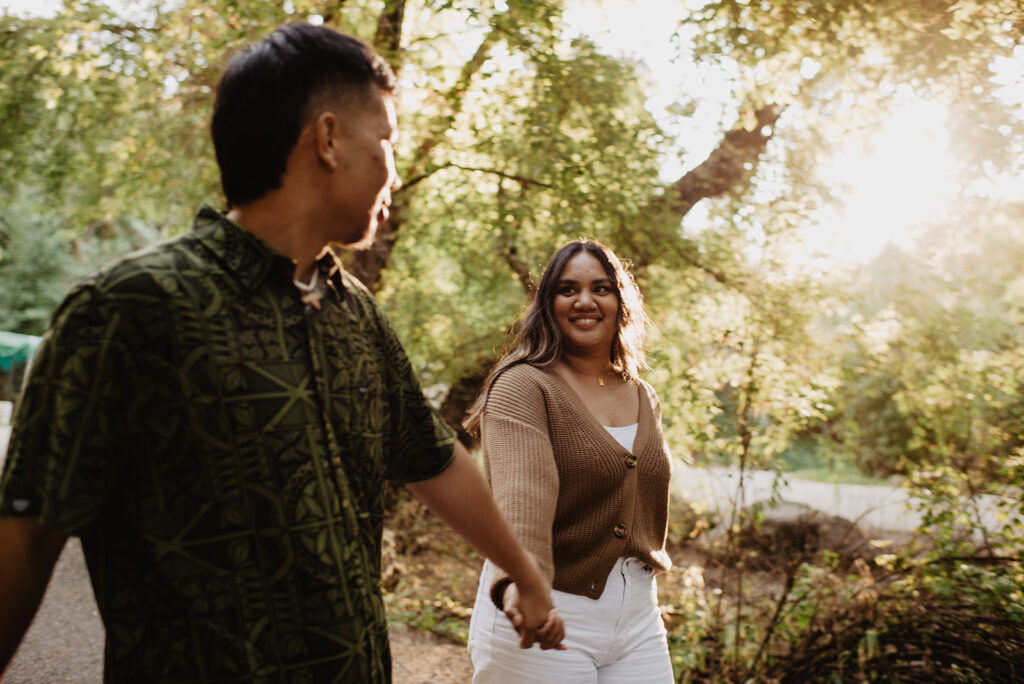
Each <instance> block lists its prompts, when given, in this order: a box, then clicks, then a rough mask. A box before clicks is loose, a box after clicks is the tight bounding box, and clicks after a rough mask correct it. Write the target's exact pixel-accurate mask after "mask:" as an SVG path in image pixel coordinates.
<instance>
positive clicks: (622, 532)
mask: <svg viewBox="0 0 1024 684" xmlns="http://www.w3.org/2000/svg"><path fill="white" fill-rule="evenodd" d="M612 531H613V532H614V533H615V536H616V537H618V538H619V539H622V538H623V537H625V536H626V526H625V525H624V524H623V523H619V524H618V525H616V526H615V529H614V530H612Z"/></svg>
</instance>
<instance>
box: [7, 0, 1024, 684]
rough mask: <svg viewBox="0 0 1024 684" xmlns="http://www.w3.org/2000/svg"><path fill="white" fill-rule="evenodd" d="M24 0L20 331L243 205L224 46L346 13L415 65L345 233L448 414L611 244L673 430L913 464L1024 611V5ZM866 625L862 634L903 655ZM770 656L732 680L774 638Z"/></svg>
mask: <svg viewBox="0 0 1024 684" xmlns="http://www.w3.org/2000/svg"><path fill="white" fill-rule="evenodd" d="M5 7H6V8H7V9H6V10H5V11H4V13H3V14H2V15H0V330H7V331H12V332H18V333H27V334H41V332H42V331H43V330H44V329H45V326H46V323H47V320H48V317H49V314H50V312H51V311H52V310H53V308H54V306H55V305H56V304H57V303H58V302H59V301H60V299H61V297H62V296H63V294H64V292H65V291H66V290H67V289H68V287H69V285H70V283H71V282H73V281H74V280H75V279H76V278H78V277H81V276H82V275H83V274H85V273H87V272H89V271H91V270H93V269H95V268H97V267H98V266H99V265H101V264H102V263H104V262H106V261H109V260H110V259H112V258H114V257H116V256H117V255H120V254H123V253H125V252H127V251H128V250H131V249H133V248H136V247H139V246H142V245H145V244H149V243H151V242H153V241H155V240H158V239H160V238H162V237H166V236H170V235H173V234H176V233H180V232H183V231H185V230H187V228H188V226H189V219H190V216H191V214H192V213H193V212H194V210H195V209H196V207H197V206H198V205H199V204H200V203H203V202H205V203H209V204H211V205H213V206H215V207H221V206H222V204H223V201H222V199H221V195H220V192H219V187H218V183H217V174H216V168H215V165H214V162H213V154H212V148H211V145H210V142H209V139H208V131H207V120H208V116H209V112H210V105H211V101H212V96H213V88H214V86H215V84H216V80H217V77H218V75H219V73H220V70H221V68H222V66H223V64H224V60H225V58H226V57H227V56H228V55H229V54H230V53H231V52H232V51H233V50H236V49H238V48H239V47H240V46H241V45H243V44H245V43H247V42H250V41H251V40H253V39H255V38H257V37H259V36H262V35H263V34H265V33H266V32H267V31H269V30H270V29H271V28H272V27H274V26H276V25H278V24H280V23H282V22H286V21H311V22H315V23H325V24H327V25H330V26H333V27H336V28H339V29H341V30H344V31H348V32H351V33H354V34H356V35H359V36H361V37H364V38H365V39H367V40H369V41H370V42H372V43H373V44H374V45H375V46H376V47H377V49H378V50H379V51H380V52H381V53H382V54H384V55H385V56H386V57H387V58H388V59H389V60H390V61H391V63H392V64H393V66H394V67H395V68H396V70H398V73H399V76H400V80H401V84H402V89H403V94H402V101H401V105H400V110H399V116H400V125H401V129H402V137H401V141H400V145H399V161H398V164H399V171H400V173H401V174H402V176H403V179H404V183H405V185H404V187H403V188H402V190H401V191H400V192H399V193H398V194H397V195H396V200H395V201H396V204H395V207H394V209H393V214H392V217H391V219H390V221H389V222H388V224H387V225H386V226H385V227H384V230H383V231H382V234H381V236H380V239H379V240H378V242H377V244H376V245H375V247H374V248H373V249H372V250H370V251H367V252H365V253H358V254H355V255H348V256H346V259H347V263H348V265H349V267H350V268H351V269H352V270H353V272H355V273H356V274H357V275H358V276H359V277H360V278H362V279H363V280H364V282H366V283H367V285H369V286H370V287H371V288H373V289H374V290H375V292H376V294H377V297H378V299H379V300H380V301H381V303H382V304H383V306H384V307H385V308H386V310H387V311H388V313H389V315H390V316H391V318H392V320H393V321H394V322H395V325H396V327H397V329H398V331H399V334H400V336H401V338H402V339H403V341H404V343H405V344H406V346H407V348H408V350H409V352H410V355H411V357H412V359H413V362H414V364H415V365H416V367H417V368H418V369H419V372H420V374H421V377H422V379H423V382H424V386H425V387H426V388H427V391H428V393H429V394H430V396H431V398H432V399H433V400H435V401H436V402H437V404H438V405H439V406H440V407H441V409H442V411H443V413H444V415H445V416H446V418H447V419H449V420H450V421H451V422H453V423H457V422H458V420H459V419H460V418H461V414H462V412H463V411H464V409H465V408H466V406H467V405H468V403H469V402H470V401H472V399H473V397H474V396H475V392H476V389H477V388H478V387H479V383H480V380H481V378H482V376H483V374H484V373H485V372H486V370H487V368H489V366H490V364H491V363H493V361H494V359H495V354H496V351H497V349H498V348H499V347H500V345H501V342H502V339H503V336H504V333H505V330H506V328H507V326H508V325H509V323H510V322H511V321H512V320H513V319H514V318H515V317H516V316H517V314H518V313H519V311H520V310H521V308H522V306H523V305H524V302H525V301H526V297H527V296H528V295H529V293H530V292H531V291H532V288H533V287H534V282H535V279H537V278H538V277H539V273H540V270H541V269H542V268H543V265H544V262H545V260H546V258H547V257H548V256H549V255H550V254H551V253H552V252H553V251H554V250H555V249H557V248H558V247H559V246H560V245H561V244H563V243H564V242H566V241H567V240H569V239H573V238H576V237H578V236H581V235H582V236H587V237H591V238H596V239H598V240H601V241H603V242H605V243H607V244H608V245H610V246H611V247H612V248H613V249H614V250H615V252H616V253H617V254H619V255H620V256H621V257H623V258H624V259H627V260H629V261H630V262H631V263H632V267H633V271H634V273H635V275H636V276H637V279H638V282H639V283H640V286H641V288H642V290H643V292H644V295H645V298H646V304H647V306H648V309H649V312H650V314H651V317H652V319H653V321H654V324H655V330H654V331H653V335H652V340H651V349H650V361H651V369H650V371H649V373H648V375H647V377H648V379H649V380H650V381H651V382H652V383H653V384H654V385H655V386H656V388H657V389H658V391H659V394H660V396H661V401H662V412H663V416H664V419H665V427H666V436H667V439H668V441H669V443H670V446H671V448H672V450H673V452H674V453H675V454H676V455H677V456H679V457H682V458H687V459H691V460H692V461H694V462H695V463H697V464H701V465H714V464H719V465H728V466H734V467H740V468H741V469H751V468H760V469H777V470H780V471H798V472H801V473H804V474H812V475H813V476H815V477H819V478H824V479H841V480H858V481H866V480H871V479H873V478H889V477H892V476H898V477H899V478H901V481H902V482H904V486H907V487H909V488H915V492H916V493H917V494H921V495H923V496H927V497H929V498H928V501H929V502H930V503H929V506H931V508H930V509H929V510H930V512H931V516H930V517H926V520H927V522H926V525H928V526H929V527H928V530H929V531H928V534H929V535H930V538H932V539H933V540H934V541H935V544H934V545H933V546H932V547H931V549H930V550H929V553H932V554H933V556H930V557H929V558H928V560H927V561H921V562H922V563H925V562H927V563H933V565H932V566H931V567H933V568H934V567H941V568H945V569H947V570H948V567H947V566H946V565H943V563H942V562H940V561H936V558H952V557H957V558H960V557H964V558H968V557H969V558H978V557H985V558H989V559H991V558H993V557H997V558H1003V557H1007V558H1009V559H1010V560H1009V561H1005V562H1004V561H1003V560H998V561H996V562H993V561H991V560H988V561H979V562H978V563H977V564H976V566H975V565H971V567H972V568H974V567H977V568H981V570H979V572H983V574H984V573H997V574H998V575H999V576H998V578H997V579H1000V582H1002V581H1003V580H1005V582H1004V583H1000V582H995V580H993V582H995V584H986V585H985V586H986V587H988V589H986V591H988V590H989V589H991V588H992V587H993V586H998V587H1001V588H999V589H998V591H999V592H1002V593H999V594H998V595H999V597H1000V599H999V600H1000V601H1001V602H1002V604H1005V605H1010V606H1017V608H1018V609H1019V608H1020V605H1021V603H1022V598H1021V596H1022V595H1021V585H1022V582H1024V580H1022V574H1021V568H1020V559H1019V547H1020V530H1021V527H1020V526H1021V520H1022V517H1024V510H1022V509H1021V504H1020V498H1021V496H1020V495H1021V487H1022V484H1024V451H1022V439H1024V426H1022V422H1021V415H1022V411H1024V373H1022V369H1024V329H1022V322H1024V272H1022V269H1021V265H1022V264H1024V221H1022V218H1024V182H1022V181H1021V166H1022V161H1024V108H1022V105H1024V42H1022V41H1024V10H1022V9H1021V8H1020V7H1019V5H1018V3H1017V2H1016V1H1015V0H959V1H958V2H953V1H952V0H904V1H898V0H863V1H859V2H853V1H850V0H828V1H827V2H818V1H814V2H811V1H810V0H728V1H726V0H723V1H720V2H715V1H712V0H709V1H704V0H658V1H657V2H655V1H650V2H632V3H631V2H629V1H628V0H618V1H616V2H612V1H609V2H605V3H600V2H582V1H578V0H576V1H572V2H557V1H555V0H498V1H497V2H494V3H478V2H474V1H470V0H465V1H460V0H416V1H412V0H410V1H408V2H407V1H406V0H385V1H381V0H334V1H333V2H320V1H316V0H283V1H279V2H248V1H245V0H204V1H203V2H198V1H197V0H146V1H132V2H113V1H111V2H108V3H105V2H101V1H93V0H83V1H79V0H68V1H67V2H64V3H56V4H53V5H52V6H50V5H45V4H38V3H32V4H31V6H28V7H26V6H22V5H21V4H18V5H15V4H13V3H7V4H6V5H5ZM983 494H984V495H991V496H995V497H998V498H999V500H1000V501H1002V502H1004V504H1005V505H1004V506H1003V508H1002V512H1001V515H1002V516H1003V517H1002V518H1001V520H1003V521H1005V523H1006V524H1005V527H1004V528H1002V529H1001V530H982V531H980V533H979V534H980V537H979V534H976V533H978V532H979V531H978V530H977V529H976V527H975V526H976V524H977V517H976V516H975V517H972V514H971V509H970V506H969V505H967V504H965V503H964V501H965V498H964V497H967V500H969V499H970V497H974V496H979V495H983ZM979 539H980V540H981V541H980V542H979ZM965 540H966V541H965ZM943 544H945V546H944V545H943ZM964 544H967V545H968V546H969V548H967V549H966V550H965V548H966V547H964V546H963V545H964ZM943 554H945V555H943ZM1014 559H1015V560H1014ZM934 563H938V565H934ZM944 571H945V570H944ZM985 576H986V577H988V578H989V579H992V578H991V577H990V576H989V575H985ZM972 577H973V576H972ZM1007 578H1008V579H1007ZM986 581H988V580H986ZM993 591H994V590H993ZM979 601H981V600H980V599H979ZM840 604H841V605H842V602H840ZM736 611H737V612H736V615H737V616H739V615H741V614H742V605H741V606H740V608H737V609H736ZM1021 612H1024V611H1021V610H1018V613H1021ZM777 617H778V616H777ZM1000 619H1002V618H1000ZM1016 619H1017V620H1018V621H1019V620H1020V619H1021V615H1020V614H1017V617H1016ZM753 624H761V625H762V628H763V626H764V625H765V624H768V623H767V622H765V621H764V620H762V621H761V622H757V621H756V620H755V621H754V623H753ZM808 624H809V623H808ZM804 626H805V627H806V624H805V625H804ZM876 627H877V626H876ZM872 629H875V627H872ZM1018 629H1019V623H1018ZM782 631H783V630H779V631H778V632H775V633H774V636H773V633H772V631H771V630H769V632H768V634H769V637H771V638H776V637H777V636H778V634H779V633H780V632H782ZM730 634H731V635H732V636H731V637H730V638H732V639H738V638H739V637H738V636H736V635H738V634H740V629H739V626H738V625H734V626H733V631H732V632H730ZM760 634H761V636H757V637H756V638H754V637H750V638H751V639H752V641H751V643H758V640H759V639H761V638H762V637H763V633H760ZM745 638H746V637H745ZM764 638H766V639H767V638H768V637H764ZM863 638H867V637H863ZM872 638H875V639H877V636H876V637H872ZM769 641H770V639H769ZM869 641H870V640H869ZM684 642H685V643H690V642H688V641H686V640H685V639H681V640H678V641H677V642H674V648H682V647H683V646H682V645H680V644H684ZM694 643H696V642H694ZM857 643H860V644H861V646H860V647H859V648H861V649H862V651H863V649H868V650H867V651H863V652H860V656H858V657H860V659H861V662H867V661H870V660H871V658H872V657H875V656H878V654H879V653H882V654H884V649H881V650H879V649H880V648H881V647H877V646H878V645H877V643H875V642H871V643H874V646H871V645H870V643H869V645H868V646H864V644H865V643H868V642H865V641H863V639H862V640H861V641H860V642H857ZM738 644H739V642H738V641H736V648H734V650H733V656H734V663H738V662H739V660H736V659H739V658H740V655H738V654H740V652H741V651H742V649H739V647H738ZM855 646H856V644H855ZM876 647H877V648H876ZM872 649H874V650H872ZM753 653H754V652H751V653H748V654H747V655H746V656H743V657H746V658H748V660H747V661H745V662H747V665H745V666H744V667H747V669H746V670H744V669H743V668H742V667H740V666H739V665H736V668H737V669H736V670H735V672H734V673H733V674H731V675H729V676H735V677H739V676H740V674H743V673H746V674H748V675H749V674H750V673H752V672H755V669H756V667H761V666H762V665H763V663H766V662H768V661H770V660H771V657H770V653H771V648H768V649H767V651H766V650H765V648H764V647H763V644H762V648H761V649H758V650H756V657H755V656H754V655H753ZM864 653H867V655H864ZM872 654H874V655H872ZM879 657H880V656H879ZM865 658H866V659H867V661H865ZM751 659H752V660H751ZM691 660H692V659H687V660H686V662H687V663H690V662H691ZM679 662H683V661H679ZM751 662H752V663H753V664H750V663H751ZM757 663H762V665H757ZM748 666H749V667H748ZM755 674H756V672H755ZM862 674H863V673H862ZM722 676H725V675H722ZM765 676H767V675H765ZM864 676H866V675H864ZM997 679H998V677H997ZM858 681H859V680H858ZM991 681H995V680H991Z"/></svg>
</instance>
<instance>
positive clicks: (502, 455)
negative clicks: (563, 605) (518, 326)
mask: <svg viewBox="0 0 1024 684" xmlns="http://www.w3.org/2000/svg"><path fill="white" fill-rule="evenodd" d="M531 372H537V371H536V370H535V369H532V368H529V367H520V366H513V367H512V368H509V369H508V370H507V371H505V372H504V373H503V374H502V375H500V376H499V377H498V378H497V379H496V380H495V381H494V383H493V384H492V385H491V388H490V393H489V394H488V397H487V403H486V405H485V407H484V412H483V420H482V427H481V442H482V444H483V449H484V461H485V465H486V468H487V474H488V480H489V482H490V484H491V492H492V494H493V496H494V500H495V501H496V502H497V504H498V509H499V510H500V511H501V513H502V515H503V516H504V517H505V520H507V521H508V524H509V526H510V527H511V528H512V531H513V533H515V535H516V537H517V538H518V539H519V541H520V543H521V544H522V545H523V546H524V548H525V549H526V550H527V551H529V552H530V553H532V554H533V556H534V558H536V560H537V564H538V565H539V566H540V570H541V573H542V574H543V575H544V577H545V578H546V579H547V581H548V582H549V583H551V582H553V581H554V576H555V567H554V560H553V557H552V542H551V530H552V525H553V523H554V519H555V506H556V504H557V501H558V468H557V467H556V465H555V459H554V454H553V451H552V448H551V439H550V438H549V436H548V418H547V408H546V406H547V402H546V400H545V397H544V393H543V390H542V389H541V387H540V385H539V384H538V383H537V382H536V380H534V379H533V378H531V377H530V374H531ZM507 583H508V576H507V575H506V574H505V573H504V572H502V571H500V570H499V572H498V574H497V575H496V576H495V580H494V583H493V584H492V586H491V588H492V593H491V596H492V598H497V599H498V600H496V601H495V603H497V604H499V605H500V596H498V597H496V596H495V593H497V592H496V590H499V589H500V592H503V591H504V586H505V585H506V584H507Z"/></svg>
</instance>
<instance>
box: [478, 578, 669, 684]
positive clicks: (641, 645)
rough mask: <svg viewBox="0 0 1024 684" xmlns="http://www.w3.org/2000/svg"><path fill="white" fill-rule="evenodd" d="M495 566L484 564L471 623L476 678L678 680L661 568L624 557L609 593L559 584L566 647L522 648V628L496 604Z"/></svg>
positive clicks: (655, 683)
mask: <svg viewBox="0 0 1024 684" xmlns="http://www.w3.org/2000/svg"><path fill="white" fill-rule="evenodd" d="M494 573H495V567H494V565H492V564H491V562H490V561H487V562H485V563H484V568H483V571H482V572H481V573H480V588H479V589H478V590H477V594H476V605H475V606H474V608H473V618H472V620H471V621H470V624H469V654H470V656H471V657H472V659H473V670H474V672H473V684H520V683H522V684H526V683H536V684H549V683H550V682H557V683H558V684H597V683H600V684H615V683H618V682H629V683H630V684H632V683H634V682H635V683H637V684H640V683H641V682H642V683H643V684H671V682H672V681H673V677H672V664H671V661H670V660H669V655H668V642H667V640H666V632H665V625H664V623H663V622H662V620H661V613H660V612H659V611H658V587H657V582H656V581H655V578H654V572H653V571H652V570H651V569H650V568H648V567H647V566H645V565H644V564H643V563H641V562H640V561H638V560H637V559H635V558H620V559H619V560H618V561H617V562H616V563H615V567H613V568H612V571H611V572H610V573H609V574H608V582H607V583H606V584H605V587H604V593H602V594H601V598H599V599H597V600H596V601H595V600H594V599H590V598H587V597H585V596H577V595H576V594H567V593H565V592H562V591H552V592H551V598H552V600H554V603H555V607H556V608H558V612H559V614H560V615H561V616H562V618H563V619H564V620H565V639H564V640H563V642H562V643H564V644H565V646H566V650H565V651H554V650H551V651H542V650H541V649H540V647H539V646H534V647H532V648H530V649H527V650H523V649H521V648H519V635H518V634H516V631H515V629H513V627H512V623H511V622H510V621H509V619H508V617H507V616H506V615H505V614H504V613H502V612H501V611H499V610H498V609H497V608H495V607H494V604H493V603H492V602H491V597H490V588H491V583H492V582H493V579H494Z"/></svg>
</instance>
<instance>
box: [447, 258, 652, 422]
mask: <svg viewBox="0 0 1024 684" xmlns="http://www.w3.org/2000/svg"><path fill="white" fill-rule="evenodd" d="M580 252H588V253H589V254H591V255H593V256H594V257H595V258H596V259H597V260H598V261H599V262H601V266H602V267H603V268H604V272H605V273H607V274H608V278H609V279H611V281H612V282H613V283H614V284H615V296H616V298H617V299H618V300H619V313H618V315H617V316H616V320H615V327H616V333H615V339H614V340H613V341H612V349H611V358H610V361H611V363H612V367H613V368H614V369H615V370H616V371H617V372H619V373H621V374H622V377H623V378H626V379H627V380H632V381H633V382H636V381H638V380H639V374H640V369H642V368H646V367H647V359H646V357H645V356H644V342H645V340H646V339H647V324H648V319H647V314H646V313H645V312H644V305H643V299H642V298H641V296H640V290H639V289H638V288H637V286H636V282H635V281H634V280H633V276H632V275H630V273H629V271H627V270H626V267H625V266H623V265H622V262H621V261H619V258H618V257H617V256H615V253H614V252H612V250H610V249H608V248H607V247H605V246H604V245H602V244H601V243H600V242H595V241H594V240H586V239H583V238H580V239H579V240H574V241H572V242H570V243H569V244H567V245H566V246H564V247H562V248H561V249H560V250H558V251H557V252H555V255H554V256H553V257H551V261H549V262H548V265H547V267H545V269H544V275H543V276H542V277H541V279H540V286H539V287H538V288H537V292H536V294H535V295H534V297H533V302H532V303H531V304H530V307H529V309H527V311H526V314H525V315H524V316H523V317H522V318H521V319H520V320H519V321H518V322H517V323H516V324H515V325H514V326H513V327H512V333H511V334H510V338H512V339H513V340H514V341H513V342H512V344H511V345H510V344H508V343H507V342H506V346H505V352H504V354H503V355H502V358H501V360H500V361H498V363H496V364H495V365H494V368H492V369H491V372H490V373H489V374H488V375H487V379H486V380H484V384H483V387H482V388H481V390H480V394H479V396H477V398H476V401H474V402H473V405H472V406H471V407H470V408H469V412H468V413H467V415H466V419H465V420H464V421H463V422H462V425H463V427H464V428H465V429H466V432H468V433H469V434H470V435H473V436H479V432H480V419H481V416H482V415H483V411H484V405H485V404H486V403H487V394H488V392H489V391H490V389H491V385H492V384H494V381H495V379H496V378H497V377H498V376H499V375H501V374H502V373H503V372H504V371H505V370H507V369H508V368H509V367H511V366H514V365H516V364H517V363H528V364H530V365H531V366H537V367H539V368H548V367H550V366H552V365H553V364H554V363H555V362H556V361H558V360H559V359H560V358H562V331H561V329H560V328H559V327H558V322H557V321H556V320H555V306H554V301H555V296H556V295H557V294H558V281H559V279H560V278H561V277H562V271H564V270H565V265H566V264H567V263H569V260H570V259H572V258H573V257H574V256H576V255H577V254H579V253H580Z"/></svg>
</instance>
